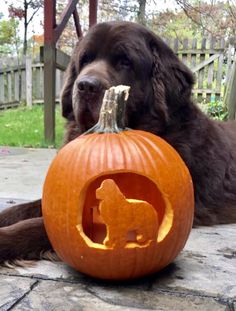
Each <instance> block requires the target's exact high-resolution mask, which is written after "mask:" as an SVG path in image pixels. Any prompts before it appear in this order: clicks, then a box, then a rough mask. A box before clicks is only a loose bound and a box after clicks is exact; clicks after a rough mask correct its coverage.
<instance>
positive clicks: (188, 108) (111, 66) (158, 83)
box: [0, 22, 236, 260]
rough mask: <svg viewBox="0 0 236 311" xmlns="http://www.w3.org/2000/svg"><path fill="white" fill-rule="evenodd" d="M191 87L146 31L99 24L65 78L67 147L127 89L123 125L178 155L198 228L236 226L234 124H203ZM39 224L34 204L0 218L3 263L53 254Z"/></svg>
mask: <svg viewBox="0 0 236 311" xmlns="http://www.w3.org/2000/svg"><path fill="white" fill-rule="evenodd" d="M193 83H194V79H193V75H192V73H191V72H190V70H189V69H188V68H187V67H186V66H185V65H184V64H183V63H181V62H180V61H179V59H178V58H177V57H176V56H175V54H174V53H173V51H172V50H171V49H170V48H169V47H168V46H167V45H166V44H165V43H164V42H163V41H162V40H161V39H160V38H158V37H157V36H156V35H154V34H153V33H152V32H150V31H148V30H147V29H145V28H144V27H142V26H140V25H137V24H133V23H126V22H115V23H103V24H98V25H96V26H95V27H93V28H92V29H91V30H90V31H89V33H88V34H87V35H86V36H85V37H84V38H83V39H82V40H81V41H80V42H79V44H78V45H77V47H76V48H75V50H74V54H73V56H72V59H71V62H70V65H69V67H68V70H67V79H66V82H65V86H64V89H63V92H62V108H63V116H64V117H65V118H67V120H68V123H67V130H66V135H65V143H67V142H68V141H70V140H72V139H73V138H75V137H76V136H77V135H79V134H81V133H83V132H84V131H86V130H87V129H89V128H90V127H91V126H93V125H94V124H95V123H96V121H97V119H98V113H99V109H100V106H101V100H102V97H103V94H104V90H105V89H106V88H108V87H110V86H112V85H118V84H126V85H130V86H131V94H130V98H129V100H128V105H127V116H126V125H127V126H128V127H130V128H133V129H141V130H146V131H150V132H152V133H154V134H157V135H160V136H161V137H163V138H164V139H165V140H166V141H168V142H169V143H170V144H171V145H172V146H173V147H174V148H175V149H176V150H177V151H178V152H179V153H180V155H181V156H182V158H183V159H184V161H185V162H186V164H187V166H188V168H189V170H190V173H191V175H192V178H193V182H194V188H195V205H196V209H195V219H194V221H195V224H196V225H213V224H220V223H230V222H231V223H232V222H236V122H231V123H230V122H226V123H220V122H216V121H213V120H210V119H209V118H208V117H207V116H205V115H204V114H203V113H202V112H201V111H200V110H199V109H198V108H197V106H196V105H195V104H194V103H193V102H192V99H191V90H192V86H193ZM39 216H41V210H40V204H39V202H38V205H37V204H36V205H35V204H31V205H30V204H28V205H25V207H24V206H22V207H21V208H20V209H19V208H17V207H15V208H12V209H9V210H6V211H4V212H2V213H0V224H1V226H4V227H2V228H0V260H8V259H14V258H16V257H21V258H29V257H30V258H35V257H37V256H38V255H39V253H40V252H41V251H42V250H47V249H49V248H50V243H49V242H48V240H47V237H46V233H45V230H44V226H43V222H42V218H41V217H39ZM32 217H36V218H32ZM28 218H30V219H28ZM18 221H20V222H18ZM16 222H18V223H17V224H14V223H16ZM16 241H17V242H16Z"/></svg>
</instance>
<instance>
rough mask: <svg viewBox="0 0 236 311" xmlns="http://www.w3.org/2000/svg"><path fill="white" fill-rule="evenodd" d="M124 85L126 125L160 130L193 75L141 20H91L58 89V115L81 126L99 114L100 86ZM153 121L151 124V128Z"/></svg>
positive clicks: (184, 98)
mask: <svg viewBox="0 0 236 311" xmlns="http://www.w3.org/2000/svg"><path fill="white" fill-rule="evenodd" d="M119 84H123V85H129V86H130V87H131V91H130V97H129V100H128V104H127V118H126V119H127V120H126V125H127V126H128V127H130V128H134V129H135V128H139V129H144V130H145V129H147V130H149V131H153V132H155V133H158V131H159V132H161V131H162V130H163V129H164V128H165V126H166V124H167V123H168V120H169V117H170V114H172V113H175V111H176V110H178V109H179V107H181V106H183V105H186V104H188V102H189V100H190V96H191V88H192V84H193V76H192V74H191V72H190V71H189V70H188V69H187V67H186V66H185V65H184V64H182V63H181V62H180V61H179V60H178V58H177V57H176V56H175V54H174V53H173V51H172V50H171V49H170V48H169V47H168V46H167V45H166V44H165V43H164V42H163V41H162V40H161V39H160V38H158V37H157V36H156V35H154V34H153V33H152V32H150V31H148V30H147V29H146V28H144V27H143V26H140V25H138V24H135V23H130V22H110V23H101V24H98V25H96V26H94V27H93V28H92V29H91V30H90V31H89V32H88V34H87V35H86V36H85V37H84V38H83V39H81V41H80V42H79V43H78V45H77V46H76V48H75V50H74V53H73V56H72V58H71V62H70V64H69V67H68V70H67V78H66V82H65V85H64V89H63V92H62V98H61V100H62V108H63V116H64V117H66V118H67V119H68V120H74V121H75V122H76V123H77V124H78V125H79V127H80V132H83V131H85V130H88V129H89V128H90V127H92V126H93V125H94V124H95V123H96V122H97V120H98V115H99V110H100V107H101V102H102V98H103V94H104V91H105V89H107V88H109V87H110V86H113V85H114V86H115V85H119ZM152 122H153V128H154V129H153V130H152Z"/></svg>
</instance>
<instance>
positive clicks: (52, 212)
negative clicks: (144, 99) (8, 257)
mask: <svg viewBox="0 0 236 311" xmlns="http://www.w3.org/2000/svg"><path fill="white" fill-rule="evenodd" d="M120 89H121V93H119V92H120ZM118 91H119V92H118ZM118 91H117V88H111V89H110V90H108V91H106V94H105V97H104V100H103V106H102V109H101V113H100V119H99V122H98V123H97V125H96V126H95V127H94V128H93V129H92V130H91V131H89V132H88V133H86V134H84V135H81V136H79V137H78V138H77V139H75V140H74V141H72V142H70V143H69V144H67V145H66V146H65V147H64V148H62V149H61V150H60V151H59V153H58V155H57V156H56V158H55V159H54V161H53V162H52V164H51V166H50V168H49V171H48V174H47V177H46V180H45V184H44V191H43V217H44V221H45V226H46V230H47V233H48V236H49V239H50V241H51V243H52V245H53V247H54V249H55V251H56V252H57V254H58V255H59V257H60V258H61V259H62V260H64V261H65V262H67V263H68V264H69V265H71V266H72V267H74V268H75V269H77V270H79V271H81V272H83V273H86V274H88V275H91V276H94V277H98V278H102V279H116V280H118V279H130V278H136V277H140V276H143V275H146V274H150V273H153V272H156V271H158V270H160V269H162V268H163V267H165V266H166V265H168V264H169V263H170V262H172V261H173V260H174V259H175V257H176V256H177V255H178V253H179V252H180V251H181V250H182V249H183V247H184V245H185V242H186V240H187V238H188V235H189V233H190V230H191V227H192V221H193V210H194V200H193V187H192V180H191V177H190V174H189V171H188V169H187V167H186V166H185V164H184V162H183V161H182V159H181V158H180V156H179V155H178V153H177V152H176V151H175V150H174V149H173V148H172V147H171V146H170V145H169V144H167V143H166V142H165V141H164V140H163V139H161V138H159V137H157V136H155V135H153V134H151V133H148V132H144V131H139V130H127V129H125V128H124V126H123V115H124V113H123V111H124V103H125V100H127V95H126V93H127V91H126V89H125V88H124V87H123V88H118ZM125 97H126V98H125Z"/></svg>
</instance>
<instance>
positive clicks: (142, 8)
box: [138, 0, 147, 26]
mask: <svg viewBox="0 0 236 311" xmlns="http://www.w3.org/2000/svg"><path fill="white" fill-rule="evenodd" d="M146 2H147V1H146V0H138V3H139V10H138V22H139V23H140V24H142V25H144V26H145V25H146V16H145V12H146Z"/></svg>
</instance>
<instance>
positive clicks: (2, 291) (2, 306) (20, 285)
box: [0, 275, 38, 311]
mask: <svg viewBox="0 0 236 311" xmlns="http://www.w3.org/2000/svg"><path fill="white" fill-rule="evenodd" d="M37 283H38V281H37V280H31V279H29V278H16V277H10V276H7V275H5V276H4V275H1V278H0V311H7V310H11V309H12V308H13V307H14V306H15V305H17V304H18V302H19V301H21V300H22V299H23V298H24V297H25V296H26V295H27V294H28V293H29V292H30V291H31V290H32V288H33V287H34V285H35V284H37Z"/></svg>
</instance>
